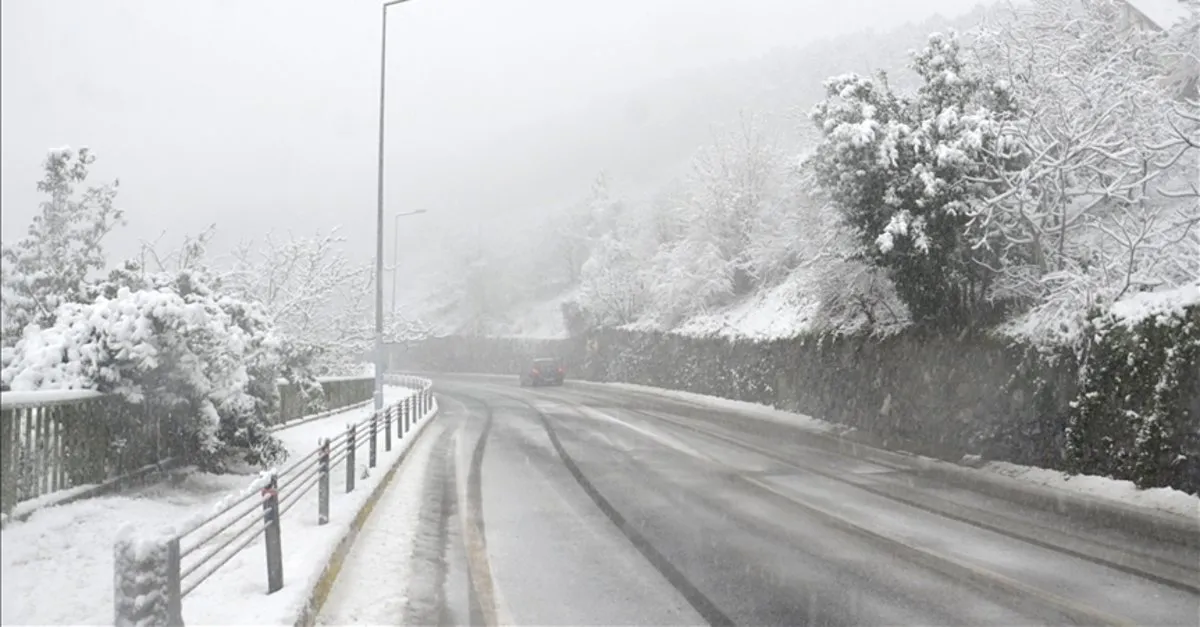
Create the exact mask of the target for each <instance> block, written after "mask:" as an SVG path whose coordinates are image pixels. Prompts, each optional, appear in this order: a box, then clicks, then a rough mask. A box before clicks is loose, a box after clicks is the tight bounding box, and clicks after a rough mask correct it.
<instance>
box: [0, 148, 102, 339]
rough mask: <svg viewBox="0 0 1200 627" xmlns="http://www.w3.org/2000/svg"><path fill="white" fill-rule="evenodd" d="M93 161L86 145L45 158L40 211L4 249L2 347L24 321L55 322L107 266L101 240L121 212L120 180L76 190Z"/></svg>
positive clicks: (0, 307)
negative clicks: (65, 306)
mask: <svg viewBox="0 0 1200 627" xmlns="http://www.w3.org/2000/svg"><path fill="white" fill-rule="evenodd" d="M95 160H96V158H95V156H94V155H93V154H92V153H91V151H89V150H88V149H87V148H81V149H79V150H78V151H75V150H72V149H70V148H62V149H58V150H53V151H51V152H50V153H49V154H48V155H47V156H46V159H45V161H44V162H43V170H44V174H43V177H42V180H41V181H39V182H38V184H37V188H38V191H40V192H42V193H44V194H45V195H46V196H47V198H46V200H44V201H43V202H42V203H41V213H39V214H38V215H37V216H35V217H34V219H33V223H32V224H30V226H29V230H28V232H27V234H26V236H25V237H24V238H22V239H21V240H19V241H17V242H15V243H13V244H12V245H10V244H8V243H5V244H4V246H3V249H2V252H0V266H2V268H0V287H2V289H3V298H0V302H2V304H0V317H2V318H3V322H2V325H0V326H2V327H3V328H2V330H0V336H2V337H3V340H2V342H0V343H2V344H3V346H12V345H13V344H15V343H16V342H17V340H19V339H20V337H21V334H22V330H23V329H24V328H25V326H26V325H29V324H37V325H40V326H47V325H49V324H51V323H52V322H53V319H54V312H55V311H57V309H58V307H59V306H60V305H62V304H63V303H67V302H76V301H78V300H79V299H80V297H81V293H82V290H83V289H84V284H85V282H86V281H87V280H88V278H89V276H90V275H92V274H93V273H96V272H99V271H103V269H104V267H105V257H104V250H103V241H104V238H105V236H106V235H108V233H109V232H110V231H112V229H113V227H115V226H116V225H117V224H119V223H120V222H121V219H122V212H121V210H120V209H118V208H116V207H115V206H114V204H113V203H114V202H115V200H116V196H117V182H116V181H113V182H112V183H106V184H102V185H99V186H95V187H90V186H89V187H87V188H86V190H85V191H83V192H81V193H77V190H76V188H77V186H79V185H85V184H86V183H87V177H88V172H89V169H90V166H91V165H92V163H94V162H95Z"/></svg>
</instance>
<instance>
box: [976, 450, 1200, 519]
mask: <svg viewBox="0 0 1200 627" xmlns="http://www.w3.org/2000/svg"><path fill="white" fill-rule="evenodd" d="M981 470H984V471H986V472H991V473H995V474H998V475H1004V476H1006V477H1012V478H1014V479H1019V480H1021V481H1027V482H1029V483H1036V484H1038V485H1044V486H1047V487H1051V488H1055V489H1058V490H1065V491H1068V492H1076V493H1079V494H1086V495H1088V496H1096V497H1100V498H1104V499H1108V500H1110V501H1120V502H1122V503H1125V504H1127V505H1133V506H1135V507H1140V508H1143V509H1154V510H1159V511H1163V512H1168V513H1171V514H1178V515H1180V516H1186V517H1188V518H1191V519H1195V518H1196V517H1198V516H1200V496H1192V495H1191V494H1188V493H1186V492H1181V491H1179V490H1174V489H1171V488H1149V489H1146V490H1143V489H1140V488H1138V487H1137V486H1136V485H1134V484H1133V482H1132V481H1120V480H1117V479H1109V478H1107V477H1097V476H1095V475H1069V474H1067V473H1065V472H1060V471H1057V470H1046V469H1045V468H1034V467H1032V466H1019V465H1017V464H1010V463H1008V462H987V463H985V464H984V465H983V467H982V468H981Z"/></svg>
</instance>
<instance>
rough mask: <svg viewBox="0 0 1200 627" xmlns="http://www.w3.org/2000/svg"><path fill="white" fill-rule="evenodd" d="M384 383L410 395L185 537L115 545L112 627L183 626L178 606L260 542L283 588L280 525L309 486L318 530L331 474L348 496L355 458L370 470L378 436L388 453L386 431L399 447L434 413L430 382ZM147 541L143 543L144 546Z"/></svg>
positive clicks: (323, 444) (194, 525) (274, 474)
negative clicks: (339, 475) (339, 474)
mask: <svg viewBox="0 0 1200 627" xmlns="http://www.w3.org/2000/svg"><path fill="white" fill-rule="evenodd" d="M388 382H389V383H391V384H398V385H403V386H405V387H409V388H412V389H413V390H414V391H415V393H414V394H413V395H412V396H409V397H407V398H405V399H404V400H402V401H399V402H397V403H393V404H391V405H389V406H387V407H385V408H384V409H382V410H381V411H379V412H374V413H372V414H371V415H370V416H368V417H366V418H364V419H362V420H360V421H358V422H356V423H353V424H349V425H347V426H346V429H345V431H343V432H342V433H339V434H338V435H337V436H335V437H331V438H325V439H323V440H321V441H320V443H319V444H318V446H317V447H316V448H315V449H313V450H312V451H311V452H309V453H308V454H307V455H305V456H304V457H301V458H300V459H298V460H296V461H293V462H292V463H291V464H290V465H288V466H287V467H286V468H284V469H282V470H274V471H269V472H266V473H263V474H262V475H261V476H260V477H259V479H258V480H257V481H255V482H253V483H252V484H251V485H250V486H249V487H248V488H246V489H245V490H243V491H242V492H241V493H239V494H234V495H231V496H230V497H227V498H226V499H225V500H224V501H222V502H221V503H219V504H218V505H217V506H216V507H215V508H214V511H213V512H212V513H211V514H209V515H207V516H204V517H200V518H196V519H193V520H191V521H188V522H187V523H186V524H185V525H184V527H183V531H181V532H178V533H170V534H168V535H166V536H165V537H160V538H157V539H155V540H145V539H142V540H137V539H134V538H130V537H121V538H118V540H117V543H116V547H115V558H116V559H115V570H116V573H115V578H114V581H115V586H116V590H114V593H115V594H114V600H115V616H116V624H117V625H134V624H137V625H145V624H156V625H157V624H167V625H182V624H183V617H182V611H183V607H182V606H183V599H184V598H186V597H187V596H188V594H190V593H191V592H193V591H194V590H195V589H196V588H197V587H198V586H200V585H201V584H203V583H204V582H205V581H206V580H208V579H209V578H210V577H211V576H212V575H213V574H214V573H216V572H217V571H218V570H220V569H221V567H222V566H224V565H225V564H227V563H228V562H229V561H230V560H231V559H233V557H234V556H235V555H238V554H239V553H241V552H242V551H244V550H246V549H247V548H249V547H250V545H251V543H253V542H254V541H255V540H256V539H258V537H259V536H265V538H266V541H265V542H264V543H263V544H264V547H265V552H266V565H267V582H266V583H267V590H266V591H267V594H271V593H273V592H276V591H278V590H280V589H281V588H283V585H284V583H283V576H284V572H283V552H282V548H281V543H280V534H281V526H280V525H281V520H282V518H283V516H284V515H285V514H287V513H288V512H289V511H291V509H292V508H294V507H295V506H296V504H297V503H299V502H300V500H301V499H302V498H303V497H304V496H305V495H306V494H308V493H309V492H310V491H311V490H312V489H313V488H314V487H316V488H317V491H318V497H317V512H316V514H317V523H318V524H319V525H325V524H328V523H329V516H330V514H329V505H330V495H331V492H332V486H331V485H330V478H331V475H332V474H333V469H335V468H337V467H339V465H343V464H344V467H345V471H344V472H345V491H346V493H350V492H353V491H354V488H355V479H356V476H357V475H356V470H358V466H357V462H358V459H357V455H358V453H359V449H361V448H363V447H366V448H367V451H366V453H367V468H374V467H375V465H376V461H377V456H378V447H379V440H380V436H382V439H383V447H384V451H391V450H392V441H393V438H392V430H393V427H394V428H395V431H396V440H402V439H403V438H404V437H405V436H406V435H407V434H408V433H409V431H410V430H411V429H412V427H413V426H414V425H416V424H417V423H418V422H419V421H421V420H423V419H425V418H427V417H428V416H429V415H430V413H431V412H432V410H433V409H434V403H433V389H432V388H433V383H432V381H430V380H429V379H423V378H420V377H407V376H395V375H389V376H388ZM148 542H149V544H148Z"/></svg>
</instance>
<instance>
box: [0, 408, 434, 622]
mask: <svg viewBox="0 0 1200 627" xmlns="http://www.w3.org/2000/svg"><path fill="white" fill-rule="evenodd" d="M409 394H411V390H409V389H408V388H402V387H398V386H388V387H387V388H385V390H384V400H385V402H386V403H388V404H391V403H394V402H397V401H399V400H401V399H403V398H404V397H406V396H408V395H409ZM370 412H371V409H370V408H369V407H367V408H359V409H354V410H351V411H348V412H345V413H339V414H334V415H332V416H330V417H328V418H326V419H324V420H318V421H314V422H311V423H307V424H304V425H301V426H298V427H294V428H293V429H288V430H285V431H280V432H277V433H276V434H275V435H276V436H278V437H280V439H281V440H283V441H284V443H285V444H286V445H287V447H288V449H289V451H290V452H291V453H292V455H294V456H295V459H299V458H300V457H302V456H303V455H306V454H308V453H309V452H310V451H311V450H312V449H313V447H315V443H316V439H317V437H319V436H318V434H324V433H327V434H328V435H329V436H336V435H337V434H338V433H340V431H341V430H342V429H343V428H344V425H345V424H346V423H348V422H354V421H358V420H361V419H362V418H365V417H366V416H368V415H370ZM423 426H424V422H422V423H419V424H418V425H417V428H416V430H414V431H413V432H412V435H415V434H416V433H418V432H419V429H420V428H423ZM412 441H413V437H408V438H406V439H405V440H404V441H403V443H402V444H401V445H396V443H395V442H394V441H393V447H392V452H391V453H385V452H384V451H383V445H382V439H381V442H380V445H379V465H378V466H377V467H376V468H375V469H372V470H371V473H370V478H368V479H360V480H359V481H358V485H357V486H356V489H355V491H354V492H352V493H351V494H349V495H346V494H345V493H344V488H342V487H341V486H344V466H345V464H339V465H338V466H337V467H335V468H334V469H333V472H331V485H332V486H333V490H332V498H331V502H330V514H331V519H332V520H331V521H330V524H328V525H324V526H318V525H317V524H316V511H317V506H316V498H317V490H315V489H314V490H311V491H310V492H309V493H308V494H306V495H305V496H304V497H302V499H301V501H300V502H299V503H297V505H296V507H295V508H294V509H292V510H291V511H289V512H287V513H286V514H284V516H283V519H282V521H283V522H282V529H283V550H284V588H283V589H282V590H280V591H279V592H277V593H275V594H273V595H270V596H268V595H267V594H266V563H265V557H264V549H263V546H262V540H261V538H259V539H258V540H256V541H255V542H254V543H252V544H251V545H250V546H249V547H247V548H246V550H244V551H243V552H241V553H240V554H238V555H237V556H235V557H234V558H233V559H231V560H230V561H229V563H227V564H225V565H224V566H222V567H221V568H220V569H219V570H218V571H217V572H216V574H214V575H213V576H212V577H211V578H209V579H208V580H206V581H205V582H204V583H202V584H201V585H200V586H199V587H198V588H196V590H195V591H193V592H192V593H191V594H189V595H188V596H187V597H186V598H185V599H184V602H183V608H184V611H183V614H184V620H185V622H187V623H190V624H259V625H261V624H287V625H291V624H292V623H293V622H294V620H295V617H296V615H297V613H298V611H299V608H300V607H301V606H302V605H303V603H304V602H305V601H306V600H307V595H308V593H309V590H310V587H311V583H312V582H313V581H314V580H315V578H316V577H317V575H318V574H319V571H320V569H321V568H322V567H323V566H324V564H325V561H326V559H327V558H328V556H329V554H330V553H331V552H332V549H333V546H334V545H336V543H337V542H338V540H339V539H340V538H341V536H342V534H343V533H344V532H345V530H346V528H347V525H348V524H349V522H350V520H351V519H352V518H353V515H354V513H355V512H357V511H358V509H359V507H361V505H362V503H363V502H364V501H365V500H366V498H367V496H368V495H369V494H370V491H371V488H372V487H373V486H374V485H375V483H376V482H377V481H378V480H379V478H380V477H382V476H383V474H384V469H385V468H387V465H388V463H389V461H390V460H394V459H395V458H396V456H398V455H399V454H400V452H401V451H402V450H404V449H405V448H406V447H407V445H408V443H410V442H412ZM366 451H367V448H366V446H363V447H362V448H360V449H359V453H358V455H359V457H358V459H359V460H360V464H359V466H365V462H366ZM255 479H256V478H255V477H253V476H246V475H234V474H230V475H210V474H192V475H189V476H187V477H186V478H185V479H183V481H182V482H180V483H178V484H170V483H160V484H156V485H152V486H147V487H143V488H140V489H137V490H134V491H131V492H129V493H126V494H121V495H113V496H105V497H98V498H94V499H85V500H82V501H77V502H75V503H70V504H68V505H63V506H58V507H49V508H46V509H42V510H39V511H37V512H34V513H33V515H32V516H30V518H29V519H28V520H27V521H26V522H17V523H13V524H11V525H9V526H7V527H5V529H4V531H3V532H0V572H2V574H3V576H2V577H0V592H2V593H0V623H3V624H5V625H9V624H23V625H33V624H41V625H47V624H58V625H67V624H72V625H83V624H88V625H96V624H111V622H112V619H113V583H112V582H113V543H114V540H115V539H116V535H117V531H118V530H119V529H120V528H121V527H122V526H123V525H125V524H126V523H130V522H133V523H136V524H137V525H138V527H139V528H144V529H162V528H166V527H173V526H179V525H180V524H181V523H182V522H183V521H185V520H188V519H189V518H192V517H194V516H197V515H203V514H204V513H207V512H209V511H212V507H213V505H214V504H215V503H217V502H219V501H221V500H222V499H223V498H225V497H226V496H227V495H228V494H229V493H230V492H234V491H241V490H243V489H245V488H246V486H247V485H248V484H251V483H252V482H253V481H254V480H255Z"/></svg>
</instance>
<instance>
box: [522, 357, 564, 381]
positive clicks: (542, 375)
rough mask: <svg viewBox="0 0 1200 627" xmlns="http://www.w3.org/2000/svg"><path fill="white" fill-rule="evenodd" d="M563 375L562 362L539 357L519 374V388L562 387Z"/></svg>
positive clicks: (551, 358)
mask: <svg viewBox="0 0 1200 627" xmlns="http://www.w3.org/2000/svg"><path fill="white" fill-rule="evenodd" d="M565 374H566V370H565V369H564V368H563V365H562V362H560V361H558V360H557V359H555V358H553V357H540V358H538V359H535V360H533V361H532V362H531V363H530V364H529V367H528V368H526V369H525V370H524V371H523V372H522V373H521V387H525V386H535V387H536V386H539V385H562V384H563V375H565Z"/></svg>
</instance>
